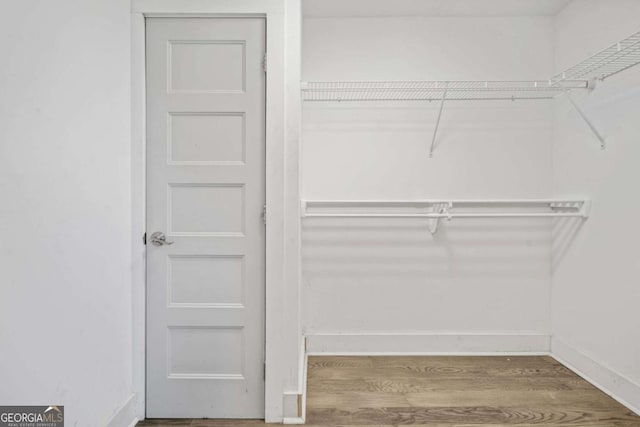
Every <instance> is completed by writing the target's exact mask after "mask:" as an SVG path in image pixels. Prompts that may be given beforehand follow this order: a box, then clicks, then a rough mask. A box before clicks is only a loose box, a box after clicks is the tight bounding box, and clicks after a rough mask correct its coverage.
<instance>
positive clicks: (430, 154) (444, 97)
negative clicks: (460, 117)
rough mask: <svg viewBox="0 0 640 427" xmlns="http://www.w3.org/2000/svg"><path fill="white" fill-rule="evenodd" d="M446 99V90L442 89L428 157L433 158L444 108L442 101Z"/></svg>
mask: <svg viewBox="0 0 640 427" xmlns="http://www.w3.org/2000/svg"><path fill="white" fill-rule="evenodd" d="M446 99H447V89H446V88H445V89H444V92H443V93H442V101H440V111H438V120H437V121H436V127H435V129H434V130H433V138H431V148H430V149H429V157H433V149H434V148H435V147H436V137H437V136H438V128H439V127H440V119H441V118H442V110H443V108H444V101H446Z"/></svg>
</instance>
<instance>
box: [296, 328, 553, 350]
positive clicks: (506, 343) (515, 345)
mask: <svg viewBox="0 0 640 427" xmlns="http://www.w3.org/2000/svg"><path fill="white" fill-rule="evenodd" d="M549 351H550V338H549V335H545V334H449V333H447V334H312V335H307V354H308V355H318V354H334V355H337V354H354V355H356V354H367V355H394V354H424V355H438V354H446V355H466V354H474V355H500V354H531V355H533V354H536V355H547V354H549Z"/></svg>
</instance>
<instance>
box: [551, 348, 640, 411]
mask: <svg viewBox="0 0 640 427" xmlns="http://www.w3.org/2000/svg"><path fill="white" fill-rule="evenodd" d="M551 350H552V353H551V356H552V357H553V358H554V359H556V360H557V361H558V362H560V363H562V364H563V365H565V366H566V367H567V368H569V369H571V370H572V371H574V372H575V373H576V374H578V375H579V376H581V377H582V378H584V379H585V380H586V381H588V382H590V383H591V384H593V385H594V386H595V387H596V388H598V389H600V390H602V391H603V392H604V393H606V394H608V395H609V396H611V398H613V399H615V400H617V401H618V402H619V403H621V404H622V405H624V406H626V407H627V408H629V409H630V410H631V411H633V412H635V413H636V414H638V415H640V384H636V383H634V382H633V381H632V380H630V379H629V378H626V377H625V376H623V375H622V374H620V373H618V372H616V371H614V370H613V369H611V368H609V367H607V366H605V365H604V364H603V363H601V362H598V361H597V360H595V359H593V358H592V357H590V356H588V355H586V354H585V353H583V352H581V351H580V350H578V349H576V348H575V347H573V346H571V345H569V344H567V343H566V342H564V341H562V340H559V339H558V338H555V337H553V338H552V339H551Z"/></svg>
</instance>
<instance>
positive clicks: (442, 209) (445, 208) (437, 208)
mask: <svg viewBox="0 0 640 427" xmlns="http://www.w3.org/2000/svg"><path fill="white" fill-rule="evenodd" d="M452 207H453V203H451V202H444V203H436V204H435V205H434V206H433V212H434V213H438V214H442V215H446V214H448V213H449V209H451V208H452ZM440 219H441V218H432V219H430V220H429V232H430V233H431V234H432V235H435V234H436V233H437V232H438V226H439V225H440ZM447 221H451V217H450V216H449V217H447Z"/></svg>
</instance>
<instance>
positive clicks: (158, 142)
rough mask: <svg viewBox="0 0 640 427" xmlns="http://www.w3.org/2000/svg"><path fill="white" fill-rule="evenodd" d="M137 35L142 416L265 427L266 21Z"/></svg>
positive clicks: (187, 25) (191, 24)
mask: <svg viewBox="0 0 640 427" xmlns="http://www.w3.org/2000/svg"><path fill="white" fill-rule="evenodd" d="M146 28H147V30H146V31H147V34H146V35H147V39H146V51H147V64H146V65H147V72H146V73H147V235H148V236H151V235H152V233H154V232H162V233H164V234H165V235H166V236H165V242H166V243H165V244H164V245H161V246H156V245H154V244H152V243H151V241H150V240H149V243H148V245H147V417H149V418H164V417H166V418H203V417H204V418H263V417H264V372H263V369H264V364H263V361H264V269H265V265H264V259H265V252H264V247H265V236H264V234H265V230H264V224H263V219H262V207H263V205H264V202H265V182H264V173H265V170H264V168H265V150H264V139H265V135H264V129H265V110H264V105H265V76H264V72H263V69H262V59H263V57H264V49H265V22H264V20H263V19H240V18H148V19H147V20H146ZM161 243H162V242H161Z"/></svg>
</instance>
